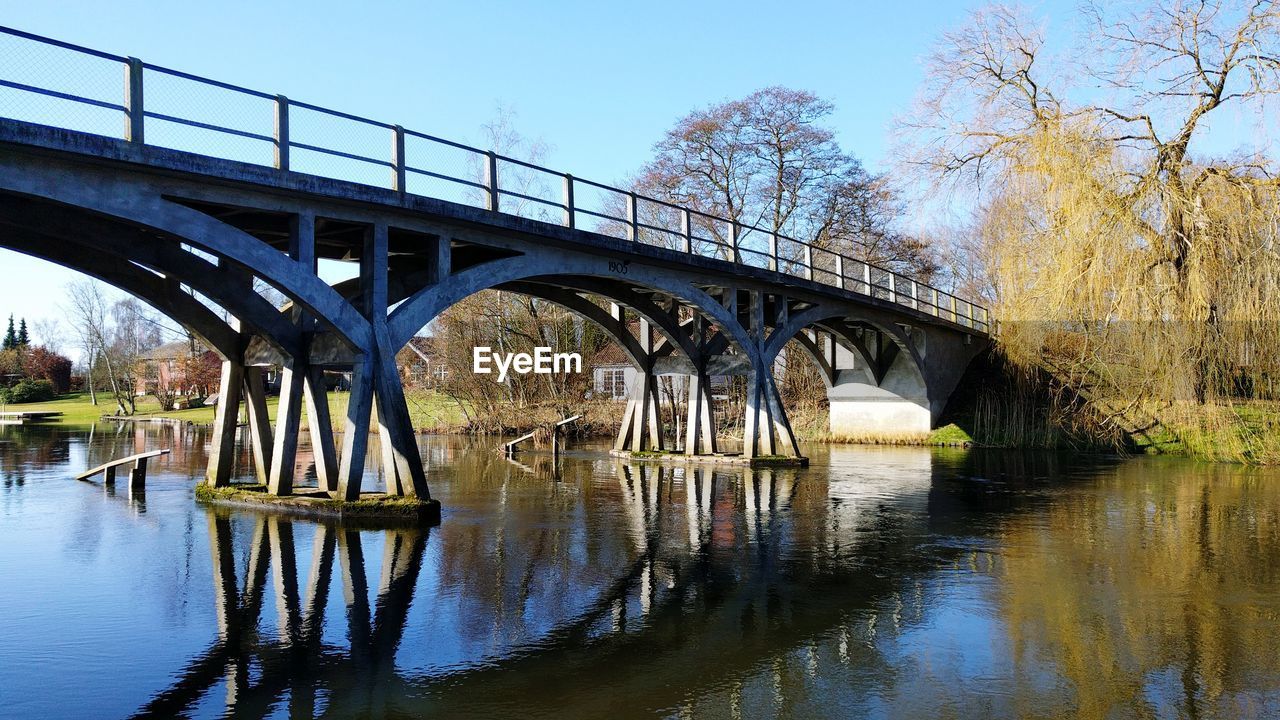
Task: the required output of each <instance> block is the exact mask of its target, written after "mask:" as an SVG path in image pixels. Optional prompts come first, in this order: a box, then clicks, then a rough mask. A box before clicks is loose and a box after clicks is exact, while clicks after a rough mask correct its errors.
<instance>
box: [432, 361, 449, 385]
mask: <svg viewBox="0 0 1280 720" xmlns="http://www.w3.org/2000/svg"><path fill="white" fill-rule="evenodd" d="M431 377H433V378H435V381H436V382H437V383H442V382H444V380H445V378H447V377H449V368H448V367H447V366H445V365H443V364H436V366H435V367H433V368H431Z"/></svg>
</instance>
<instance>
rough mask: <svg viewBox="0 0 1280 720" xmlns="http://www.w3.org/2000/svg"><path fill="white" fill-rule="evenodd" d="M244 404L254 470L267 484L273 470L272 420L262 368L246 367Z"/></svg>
mask: <svg viewBox="0 0 1280 720" xmlns="http://www.w3.org/2000/svg"><path fill="white" fill-rule="evenodd" d="M244 404H245V409H246V414H247V415H248V419H249V445H250V447H251V450H252V453H253V470H254V473H255V475H256V476H257V479H258V482H259V483H262V484H263V485H266V484H267V481H268V477H267V476H268V475H269V474H270V470H271V449H272V445H273V443H272V441H271V421H270V419H268V417H267V390H266V387H265V386H264V385H263V382H262V368H259V367H250V368H246V370H245V373H244Z"/></svg>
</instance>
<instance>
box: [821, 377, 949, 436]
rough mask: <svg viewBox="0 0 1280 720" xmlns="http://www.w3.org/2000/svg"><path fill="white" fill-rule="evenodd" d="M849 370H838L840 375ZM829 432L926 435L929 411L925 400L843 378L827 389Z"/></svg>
mask: <svg viewBox="0 0 1280 720" xmlns="http://www.w3.org/2000/svg"><path fill="white" fill-rule="evenodd" d="M846 373H848V374H852V371H848V370H842V371H840V375H845V374H846ZM827 399H828V400H829V401H830V404H831V419H830V423H831V434H832V435H835V436H842V437H846V438H851V439H858V438H861V439H872V438H889V437H900V436H913V435H927V434H929V431H930V429H932V426H933V424H932V414H931V412H930V410H929V404H928V401H927V400H918V399H917V400H913V399H911V398H909V397H904V396H903V395H900V394H898V393H897V392H894V391H893V390H892V389H890V388H886V387H884V386H876V385H872V384H870V383H867V382H856V381H847V382H844V383H841V384H837V385H835V386H833V387H832V388H831V389H830V390H828V391H827Z"/></svg>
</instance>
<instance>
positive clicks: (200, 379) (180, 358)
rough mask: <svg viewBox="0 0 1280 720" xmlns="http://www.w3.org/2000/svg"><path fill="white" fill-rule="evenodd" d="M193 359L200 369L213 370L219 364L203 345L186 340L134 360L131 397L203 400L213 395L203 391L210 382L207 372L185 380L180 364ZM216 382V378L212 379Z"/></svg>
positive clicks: (164, 346)
mask: <svg viewBox="0 0 1280 720" xmlns="http://www.w3.org/2000/svg"><path fill="white" fill-rule="evenodd" d="M192 358H196V359H198V360H199V361H200V366H202V367H207V368H213V369H215V370H216V369H217V368H218V367H220V365H221V363H220V361H219V359H218V356H217V354H216V353H214V352H213V351H212V350H210V349H209V348H207V347H205V346H204V345H203V344H201V343H199V342H196V343H194V344H193V343H192V342H190V341H188V340H175V341H174V342H170V343H165V344H163V345H160V346H158V347H155V348H152V349H151V350H148V351H147V352H145V353H143V354H142V356H141V357H139V358H138V365H139V367H138V372H137V379H136V380H134V389H133V392H134V395H139V396H141V395H161V394H165V395H168V394H173V395H177V396H183V397H185V396H188V395H199V396H203V395H206V394H208V393H210V392H213V391H214V388H211V387H206V386H207V385H208V384H209V380H210V378H209V377H207V376H208V375H209V374H210V373H209V372H196V373H195V374H194V376H193V377H188V376H187V373H186V370H188V369H190V368H189V367H188V368H184V367H183V364H184V363H185V362H186V361H188V360H190V359H192ZM213 379H214V380H215V381H216V377H214V378H213Z"/></svg>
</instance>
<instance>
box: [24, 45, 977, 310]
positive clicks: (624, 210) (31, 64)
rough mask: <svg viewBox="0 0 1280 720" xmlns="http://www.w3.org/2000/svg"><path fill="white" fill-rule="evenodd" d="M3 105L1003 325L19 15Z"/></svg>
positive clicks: (49, 120) (729, 233) (27, 116)
mask: <svg viewBox="0 0 1280 720" xmlns="http://www.w3.org/2000/svg"><path fill="white" fill-rule="evenodd" d="M122 87H123V91H122V90H121V88H122ZM0 116H2V117H6V118H11V119H14V120H21V121H25V122H31V123H38V124H42V125H52V126H55V127H59V128H65V129H69V130H76V131H81V132H88V133H94V134H98V135H106V136H110V137H120V138H123V139H125V140H128V141H131V142H139V143H146V144H150V145H157V146H161V147H166V148H172V149H175V150H182V151H186V152H192V153H198V154H201V155H208V156H212V157H218V158H224V159H228V160H235V161H240V162H247V163H255V164H259V165H269V166H274V167H276V168H279V169H281V170H288V171H296V172H303V173H308V174H312V175H319V176H323V177H329V178H334V179H338V180H345V181H350V182H357V183H362V184H366V185H372V186H377V187H389V188H392V189H394V190H398V191H401V192H406V193H412V194H415V195H422V196H425V197H431V198H437V199H441V200H447V201H450V202H456V203H462V204H466V205H471V206H476V207H483V208H487V209H489V210H493V211H497V212H503V213H508V214H512V215H518V216H520V217H524V218H528V219H531V220H539V221H543V222H548V223H554V224H558V225H562V226H566V227H570V228H577V229H581V230H587V231H591V232H596V233H600V234H603V235H607V236H610V237H614V238H619V239H625V240H630V241H633V242H636V243H640V244H644V245H651V246H656V247H663V248H667V249H671V250H675V251H678V252H684V253H688V254H691V255H696V256H700V257H707V258H717V259H722V260H728V261H731V262H735V263H738V264H740V265H744V266H749V267H753V268H760V269H764V270H770V271H774V272H778V273H782V274H785V275H789V276H793V277H800V278H804V279H807V280H812V281H814V282H818V283H822V284H825V285H830V286H834V287H837V288H840V289H842V290H846V291H850V292H854V293H858V294H860V295H865V296H868V297H873V298H877V299H880V300H885V301H888V302H892V303H895V304H897V305H901V306H905V307H908V308H912V309H914V310H918V311H920V312H923V313H926V314H928V315H932V316H935V317H938V318H940V319H943V320H946V321H949V322H953V323H956V324H958V325H962V326H965V327H968V328H972V329H974V330H976V331H978V332H983V333H986V332H989V331H990V329H991V318H990V316H989V314H988V312H987V309H986V308H984V307H982V306H980V305H976V304H974V303H971V302H969V301H966V300H964V299H962V298H957V297H955V296H954V295H951V294H949V293H946V292H943V291H941V290H939V289H937V288H935V287H932V286H929V285H926V284H924V283H920V282H917V281H915V280H914V279H912V278H910V277H907V276H905V275H901V274H899V273H895V272H893V271H891V270H888V269H885V268H881V267H877V266H875V265H870V264H867V263H865V262H863V261H861V260H857V259H855V258H851V257H848V256H844V255H841V254H838V253H836V252H833V251H831V250H829V249H826V248H822V247H818V246H815V245H812V244H810V243H806V242H804V241H801V240H797V239H795V238H790V237H786V236H784V235H781V234H778V233H776V232H773V231H772V230H770V229H768V228H760V227H755V226H748V225H743V224H740V223H736V222H733V221H732V220H729V219H725V218H720V217H715V216H713V215H708V214H706V213H702V212H698V211H696V210H692V209H689V208H684V207H680V206H678V205H675V204H672V203H670V202H666V201H663V200H660V199H657V198H650V197H645V196H642V195H637V194H636V193H634V192H631V191H629V190H624V189H621V188H616V187H611V186H609V185H606V184H603V183H597V182H593V181H590V180H584V179H582V178H577V177H574V176H573V175H570V174H568V173H562V172H558V171H555V170H551V169H549V168H545V167H541V166H539V165H536V164H533V163H529V162H525V161H523V160H520V159H517V158H511V157H505V156H502V155H498V154H496V153H494V152H491V151H485V150H481V149H479V148H474V147H470V146H468V145H464V144H462V143H457V142H453V141H450V140H445V139H443V138H437V137H434V136H431V135H427V134H424V133H419V132H415V131H412V130H406V129H404V128H401V127H400V126H397V125H390V124H387V123H383V122H378V121H376V120H370V119H368V118H363V117H359V116H357V115H352V114H349V113H344V112H339V111H337V110H331V109H328V108H322V107H318V106H315V105H311V104H308V103H303V102H298V101H295V100H290V99H288V98H286V97H284V96H282V95H275V94H270V93H264V92H259V91H257V90H251V89H249V88H243V87H238V86H235V85H231V84H228V83H223V82H219V81H217V80H211V79H208V78H202V77H198V76H195V75H191V74H189V73H184V72H181V71H178V70H172V69H169V68H164V67H160V66H157V65H151V64H148V63H144V62H142V61H140V60H138V59H136V58H129V57H123V56H119V55H112V54H110V53H104V52H99V51H97V50H93V49H90V48H85V47H80V46H78V45H72V44H70V43H64V42H61V41H58V40H53V39H51V38H46V37H41V36H38V35H33V34H31V33H26V32H22V31H20V30H14V29H11V28H5V27H0Z"/></svg>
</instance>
